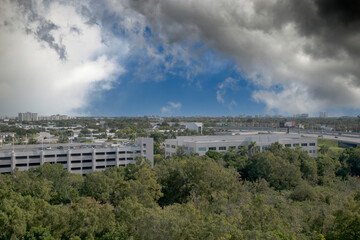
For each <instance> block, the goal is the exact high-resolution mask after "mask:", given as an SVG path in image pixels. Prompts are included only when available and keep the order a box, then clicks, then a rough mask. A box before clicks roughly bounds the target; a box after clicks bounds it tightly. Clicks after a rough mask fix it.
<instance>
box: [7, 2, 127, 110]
mask: <svg viewBox="0 0 360 240" xmlns="http://www.w3.org/2000/svg"><path fill="white" fill-rule="evenodd" d="M79 8H80V7H79V6H76V5H73V4H71V2H70V1H69V4H63V3H58V2H51V1H25V0H21V1H20V0H19V1H10V0H4V1H2V4H1V5H0V39H1V43H2V44H1V45H0V52H1V55H0V66H1V71H0V79H1V81H0V110H1V112H2V114H8V115H16V113H17V112H23V111H32V112H39V113H40V114H53V113H62V114H66V113H67V114H74V113H79V112H78V111H81V109H82V108H84V107H86V106H87V105H88V104H89V102H90V101H91V99H94V98H98V97H100V93H101V91H102V90H106V89H109V88H111V86H112V83H113V82H114V81H115V80H116V78H117V76H119V75H120V74H122V73H123V72H124V68H123V67H122V66H121V65H119V63H118V59H119V58H121V56H124V55H126V54H127V52H128V45H127V43H126V42H123V41H121V39H115V38H112V39H107V40H108V41H109V42H108V43H111V45H112V46H116V49H111V50H116V52H117V57H114V56H112V55H110V54H108V52H109V48H110V47H109V45H110V44H109V45H106V44H105V41H104V39H103V34H102V30H101V27H100V26H99V25H96V24H89V23H88V19H87V18H86V17H84V16H82V14H81V12H80V11H79ZM79 109H80V110H79Z"/></svg>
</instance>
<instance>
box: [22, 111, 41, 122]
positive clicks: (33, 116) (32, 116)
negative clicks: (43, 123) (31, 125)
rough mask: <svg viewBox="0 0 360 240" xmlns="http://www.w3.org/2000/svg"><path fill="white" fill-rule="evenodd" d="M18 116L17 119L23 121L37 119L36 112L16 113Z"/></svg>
mask: <svg viewBox="0 0 360 240" xmlns="http://www.w3.org/2000/svg"><path fill="white" fill-rule="evenodd" d="M18 117H19V121H20V122H23V121H26V122H32V121H38V120H39V118H38V114H37V113H31V112H26V113H19V115H18Z"/></svg>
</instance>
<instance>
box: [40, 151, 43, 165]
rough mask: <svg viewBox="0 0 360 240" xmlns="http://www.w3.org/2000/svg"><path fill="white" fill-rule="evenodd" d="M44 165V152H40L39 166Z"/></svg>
mask: <svg viewBox="0 0 360 240" xmlns="http://www.w3.org/2000/svg"><path fill="white" fill-rule="evenodd" d="M43 164H44V150H41V153H40V166H41V165H43Z"/></svg>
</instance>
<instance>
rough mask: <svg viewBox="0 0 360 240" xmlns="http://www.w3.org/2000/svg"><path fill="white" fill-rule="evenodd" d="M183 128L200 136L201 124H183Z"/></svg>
mask: <svg viewBox="0 0 360 240" xmlns="http://www.w3.org/2000/svg"><path fill="white" fill-rule="evenodd" d="M183 125H185V128H187V129H189V130H192V131H196V132H197V133H200V134H202V130H203V124H202V123H201V122H184V123H183Z"/></svg>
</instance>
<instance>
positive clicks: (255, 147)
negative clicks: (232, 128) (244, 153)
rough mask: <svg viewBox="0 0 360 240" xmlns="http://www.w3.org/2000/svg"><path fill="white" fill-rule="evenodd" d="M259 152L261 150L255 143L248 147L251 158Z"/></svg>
mask: <svg viewBox="0 0 360 240" xmlns="http://www.w3.org/2000/svg"><path fill="white" fill-rule="evenodd" d="M258 151H259V148H258V147H257V146H256V142H255V141H253V142H251V143H250V144H249V146H248V155H249V156H251V155H253V154H255V153H257V152H258Z"/></svg>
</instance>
